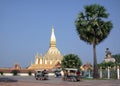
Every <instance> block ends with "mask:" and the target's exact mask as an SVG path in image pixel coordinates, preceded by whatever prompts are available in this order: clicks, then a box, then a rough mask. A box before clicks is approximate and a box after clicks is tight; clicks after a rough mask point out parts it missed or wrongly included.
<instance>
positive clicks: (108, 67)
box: [108, 67, 110, 79]
mask: <svg viewBox="0 0 120 86" xmlns="http://www.w3.org/2000/svg"><path fill="white" fill-rule="evenodd" d="M108 79H110V67H108Z"/></svg>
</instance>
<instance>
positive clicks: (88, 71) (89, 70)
mask: <svg viewBox="0 0 120 86" xmlns="http://www.w3.org/2000/svg"><path fill="white" fill-rule="evenodd" d="M88 72H89V76H88V77H89V78H90V69H89V70H88Z"/></svg>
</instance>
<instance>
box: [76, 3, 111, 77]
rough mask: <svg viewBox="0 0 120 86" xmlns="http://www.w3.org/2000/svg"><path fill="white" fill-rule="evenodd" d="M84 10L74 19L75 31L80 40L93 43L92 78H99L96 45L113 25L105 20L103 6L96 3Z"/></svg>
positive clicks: (106, 15)
mask: <svg viewBox="0 0 120 86" xmlns="http://www.w3.org/2000/svg"><path fill="white" fill-rule="evenodd" d="M84 9H85V12H80V13H79V14H78V17H77V19H76V21H75V26H76V31H77V33H78V36H79V37H80V39H81V40H83V41H85V42H87V43H89V44H91V45H93V54H94V55H93V56H94V57H93V59H94V63H93V65H94V74H93V77H94V78H99V75H98V66H97V58H96V45H98V44H99V43H101V42H102V41H103V40H104V39H105V38H107V36H108V35H109V33H110V31H111V29H112V27H113V25H112V23H111V21H107V20H106V18H108V15H109V14H108V13H106V9H105V8H104V7H103V6H100V5H98V4H93V5H88V6H85V7H84Z"/></svg>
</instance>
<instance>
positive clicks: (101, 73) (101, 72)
mask: <svg viewBox="0 0 120 86" xmlns="http://www.w3.org/2000/svg"><path fill="white" fill-rule="evenodd" d="M100 78H102V67H100Z"/></svg>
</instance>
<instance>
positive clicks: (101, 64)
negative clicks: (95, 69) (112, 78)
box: [98, 62, 117, 69]
mask: <svg viewBox="0 0 120 86" xmlns="http://www.w3.org/2000/svg"><path fill="white" fill-rule="evenodd" d="M98 66H99V68H100V67H102V68H104V69H105V68H108V67H111V68H112V67H115V66H117V63H116V62H102V63H100V64H98Z"/></svg>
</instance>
